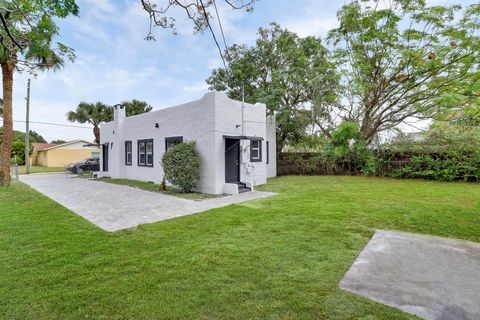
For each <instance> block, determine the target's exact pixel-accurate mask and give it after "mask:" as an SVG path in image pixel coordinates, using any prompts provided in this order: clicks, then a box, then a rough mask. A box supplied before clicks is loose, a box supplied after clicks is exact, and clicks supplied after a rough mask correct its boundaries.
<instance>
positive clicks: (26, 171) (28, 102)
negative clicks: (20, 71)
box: [25, 79, 30, 174]
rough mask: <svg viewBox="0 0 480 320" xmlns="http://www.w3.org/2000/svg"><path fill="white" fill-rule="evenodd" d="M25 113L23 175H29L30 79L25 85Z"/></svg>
mask: <svg viewBox="0 0 480 320" xmlns="http://www.w3.org/2000/svg"><path fill="white" fill-rule="evenodd" d="M25 100H27V108H26V109H27V110H26V111H27V112H26V119H25V120H26V121H25V173H27V174H29V173H30V126H29V125H30V123H29V122H30V79H28V84H27V97H26V98H25Z"/></svg>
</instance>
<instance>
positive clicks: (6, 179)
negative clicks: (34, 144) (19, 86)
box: [0, 0, 78, 186]
mask: <svg viewBox="0 0 480 320" xmlns="http://www.w3.org/2000/svg"><path fill="white" fill-rule="evenodd" d="M65 1H67V0H56V1H47V2H45V1H27V0H18V1H13V2H12V1H1V5H2V12H0V14H1V18H2V19H1V20H2V27H1V28H0V38H1V39H2V41H1V42H0V67H1V69H2V80H3V81H2V82H3V143H2V151H1V155H0V160H1V159H3V161H0V162H1V166H0V167H1V170H0V184H1V185H3V186H9V185H10V157H11V151H12V141H13V120H12V91H13V73H14V72H15V71H16V70H20V71H21V70H25V69H27V70H28V71H30V72H33V73H35V72H36V71H44V70H51V69H53V70H58V69H60V68H61V67H62V66H63V60H62V58H61V56H67V57H68V58H69V59H70V60H73V59H74V58H75V55H74V53H73V50H72V49H70V48H69V47H67V46H65V45H63V44H61V43H58V42H57V43H56V44H57V46H58V47H57V48H52V40H53V38H54V37H55V36H57V35H58V34H59V29H58V27H57V25H56V24H55V21H54V18H66V17H67V16H68V15H70V14H73V15H78V6H77V5H76V4H75V1H72V0H68V3H65Z"/></svg>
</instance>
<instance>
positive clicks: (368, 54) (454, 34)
mask: <svg viewBox="0 0 480 320" xmlns="http://www.w3.org/2000/svg"><path fill="white" fill-rule="evenodd" d="M337 16H338V19H339V22H340V23H339V25H340V26H339V27H338V28H337V29H334V30H332V31H331V32H330V33H329V40H330V41H331V43H332V44H333V45H334V46H335V52H336V57H337V63H338V65H339V66H340V70H341V72H342V85H343V88H344V90H345V99H343V104H342V105H341V107H340V108H338V113H339V114H341V115H342V117H343V118H345V119H346V120H352V121H355V122H357V123H358V124H359V127H360V130H361V132H362V136H363V139H365V140H366V141H367V142H368V143H371V142H372V141H374V140H375V138H376V136H377V135H378V134H379V133H380V132H382V131H386V130H390V129H394V128H395V127H397V126H398V125H399V124H401V123H402V122H405V121H408V120H409V119H412V118H417V119H425V118H431V117H434V116H435V115H436V114H437V113H438V112H441V111H442V110H443V106H442V105H441V103H440V102H439V100H438V99H439V98H441V97H443V98H444V99H445V98H446V97H448V98H449V99H453V101H454V100H457V99H458V93H459V92H458V91H459V89H461V88H464V87H465V86H468V85H469V84H472V83H473V81H474V79H473V78H474V76H475V74H478V71H479V69H478V68H479V63H480V46H479V30H480V21H479V16H480V5H479V4H475V5H472V6H470V7H467V8H466V9H462V7H461V6H460V5H453V6H449V7H446V6H432V7H429V6H427V5H426V2H425V0H419V1H412V0H395V1H380V0H376V1H364V0H353V1H351V2H350V3H349V4H347V5H345V6H343V7H342V9H341V10H340V11H339V12H338V14H337ZM453 104H455V103H453Z"/></svg>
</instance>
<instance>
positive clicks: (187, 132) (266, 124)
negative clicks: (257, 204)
mask: <svg viewBox="0 0 480 320" xmlns="http://www.w3.org/2000/svg"><path fill="white" fill-rule="evenodd" d="M242 106H243V107H242ZM114 108H115V109H114V120H113V121H112V122H108V123H103V124H101V125H100V137H101V146H102V152H101V168H100V172H99V174H98V176H100V177H111V178H124V179H134V180H143V181H151V182H155V183H160V182H161V181H162V179H163V170H162V165H161V159H162V156H163V154H164V153H165V151H166V150H168V148H171V147H172V146H174V145H175V144H176V143H179V142H186V141H195V142H196V145H197V149H198V151H199V153H200V156H201V175H200V181H199V183H198V185H197V189H196V190H197V191H198V192H203V193H210V194H222V193H227V194H238V193H239V192H243V191H249V190H251V189H252V188H253V187H254V186H258V185H262V184H265V183H266V182H267V178H269V177H274V176H276V139H275V137H276V135H275V120H274V118H273V117H267V115H266V107H265V105H264V104H262V103H256V104H254V105H253V104H248V103H245V104H242V102H239V101H235V100H232V99H230V98H228V97H227V95H226V94H225V93H223V92H208V93H207V94H205V95H204V96H203V97H202V98H201V99H199V100H196V101H192V102H189V103H185V104H182V105H178V106H174V107H170V108H165V109H161V110H157V111H153V112H149V113H145V114H141V115H137V116H132V117H128V118H126V117H125V108H124V107H123V106H120V105H117V106H116V107H114ZM242 110H243V111H242Z"/></svg>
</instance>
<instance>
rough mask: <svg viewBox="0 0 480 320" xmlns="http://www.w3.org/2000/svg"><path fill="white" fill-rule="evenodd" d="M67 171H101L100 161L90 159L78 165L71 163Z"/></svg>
mask: <svg viewBox="0 0 480 320" xmlns="http://www.w3.org/2000/svg"><path fill="white" fill-rule="evenodd" d="M67 170H68V171H70V172H72V173H82V172H85V171H100V159H98V158H89V159H85V160H82V161H80V162H77V163H70V164H69V165H68V166H67Z"/></svg>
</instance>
